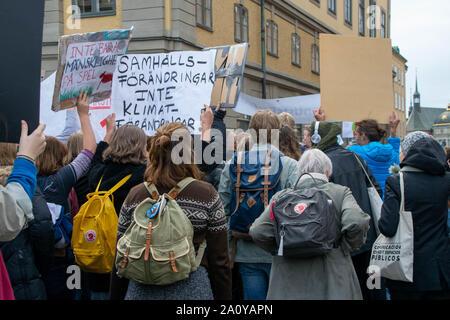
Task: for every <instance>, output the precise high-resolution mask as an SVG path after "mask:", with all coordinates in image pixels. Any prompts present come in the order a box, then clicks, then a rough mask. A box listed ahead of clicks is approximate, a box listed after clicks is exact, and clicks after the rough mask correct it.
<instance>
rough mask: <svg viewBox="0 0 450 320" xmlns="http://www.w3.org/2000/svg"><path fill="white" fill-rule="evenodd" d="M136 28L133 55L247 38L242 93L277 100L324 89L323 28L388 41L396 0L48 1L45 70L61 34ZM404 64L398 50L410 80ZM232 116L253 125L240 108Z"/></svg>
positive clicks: (234, 122) (231, 122)
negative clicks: (321, 35)
mask: <svg viewBox="0 0 450 320" xmlns="http://www.w3.org/2000/svg"><path fill="white" fill-rule="evenodd" d="M262 8H263V9H262ZM132 26H133V27H134V29H133V37H132V41H131V42H130V46H129V53H156V52H169V51H174V50H201V49H203V48H206V47H213V46H221V45H230V44H236V43H241V42H248V43H249V49H248V54H247V62H246V68H245V74H244V81H243V84H242V91H243V92H244V93H246V94H248V95H251V96H255V97H258V98H261V97H262V98H267V99H274V98H283V97H290V96H297V95H304V94H315V93H319V92H320V63H319V61H320V57H319V53H320V43H319V34H320V33H332V34H343V35H353V36H363V37H377V38H389V37H390V0H376V1H375V0H46V1H45V17H44V40H43V55H42V69H44V70H45V73H46V76H48V75H49V74H50V73H52V72H53V71H54V70H56V64H57V54H58V52H57V44H58V37H59V36H61V35H64V34H73V33H84V32H93V31H101V30H109V29H120V28H130V27H132ZM405 63H406V59H404V58H403V57H401V56H400V55H399V54H396V53H395V52H393V68H395V66H397V68H399V69H401V70H402V71H401V72H402V74H403V75H402V79H403V81H404V79H405V77H404V72H406V65H405ZM403 83H404V82H403ZM393 86H394V90H396V92H398V93H402V94H403V95H402V97H404V84H403V85H401V82H395V83H394V84H393ZM401 88H403V91H402V89H401ZM402 101H403V100H402ZM403 109H405V108H404V107H403ZM393 110H397V111H399V112H402V111H401V110H402V108H396V105H395V103H393ZM403 112H404V111H403ZM401 118H402V121H403V119H404V117H401ZM225 121H226V124H227V127H229V128H236V127H241V128H243V129H245V128H247V126H248V117H246V116H243V115H240V114H237V113H236V112H234V111H233V110H230V111H229V112H228V114H227V117H226V119H225ZM402 125H403V126H404V121H403V124H402Z"/></svg>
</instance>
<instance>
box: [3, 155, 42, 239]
mask: <svg viewBox="0 0 450 320" xmlns="http://www.w3.org/2000/svg"><path fill="white" fill-rule="evenodd" d="M36 173H37V168H36V166H35V165H34V164H33V163H32V162H31V161H29V160H26V159H23V158H18V159H16V161H14V167H13V169H12V172H11V174H9V177H8V180H7V184H6V186H5V187H4V186H2V185H0V241H9V240H12V239H14V238H15V237H16V236H17V235H18V234H19V232H20V231H21V230H22V228H23V227H24V226H26V224H27V222H29V221H31V220H33V218H34V217H33V212H32V204H31V199H32V198H33V194H34V191H35V189H36Z"/></svg>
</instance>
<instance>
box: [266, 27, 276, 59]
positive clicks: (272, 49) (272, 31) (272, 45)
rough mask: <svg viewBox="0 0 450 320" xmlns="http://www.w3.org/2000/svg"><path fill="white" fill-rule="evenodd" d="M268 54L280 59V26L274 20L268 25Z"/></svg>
mask: <svg viewBox="0 0 450 320" xmlns="http://www.w3.org/2000/svg"><path fill="white" fill-rule="evenodd" d="M266 34H267V37H266V42H267V53H268V54H270V55H272V56H276V57H278V25H277V24H276V23H275V21H273V20H267V23H266Z"/></svg>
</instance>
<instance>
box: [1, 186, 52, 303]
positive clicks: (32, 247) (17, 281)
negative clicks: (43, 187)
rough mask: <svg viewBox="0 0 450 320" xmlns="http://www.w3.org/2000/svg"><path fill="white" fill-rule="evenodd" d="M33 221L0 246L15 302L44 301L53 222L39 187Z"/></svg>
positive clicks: (34, 198)
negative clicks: (43, 277)
mask: <svg viewBox="0 0 450 320" xmlns="http://www.w3.org/2000/svg"><path fill="white" fill-rule="evenodd" d="M32 203H33V215H34V219H33V220H32V221H31V222H30V223H29V224H28V228H26V229H24V230H22V231H21V232H20V233H19V235H18V236H17V237H16V238H15V239H14V240H11V241H9V242H4V243H0V248H1V250H2V253H3V257H4V260H5V264H6V268H7V269H8V273H9V277H10V280H11V285H12V287H13V290H14V296H15V298H16V300H45V299H47V294H46V290H45V285H44V282H43V280H42V275H46V274H47V273H48V271H49V270H50V266H51V264H52V260H53V250H54V238H53V222H52V216H51V214H50V211H49V209H48V207H47V202H46V201H45V199H44V196H43V195H42V193H41V191H40V189H39V188H36V192H35V194H34V197H33V200H32Z"/></svg>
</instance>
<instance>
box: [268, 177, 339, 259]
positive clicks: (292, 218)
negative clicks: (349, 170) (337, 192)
mask: <svg viewBox="0 0 450 320" xmlns="http://www.w3.org/2000/svg"><path fill="white" fill-rule="evenodd" d="M311 177H312V176H311ZM300 178H301V177H300ZM300 178H299V179H298V181H300ZM312 178H313V177H312ZM313 179H314V178H313ZM298 181H297V183H296V184H295V186H294V189H292V190H290V191H288V192H286V193H285V194H283V195H282V196H281V197H280V198H278V199H276V200H275V201H274V202H273V203H272V207H271V213H272V219H273V220H274V222H275V223H274V228H275V238H276V242H277V246H278V248H279V249H278V255H279V256H284V257H292V258H308V257H314V256H320V255H324V254H326V253H328V252H330V251H331V250H332V249H333V248H335V247H337V245H336V242H337V239H336V236H337V231H338V229H337V228H338V225H339V224H338V222H337V210H336V207H335V205H334V204H333V200H331V198H330V197H329V196H328V195H327V194H326V193H325V191H323V190H322V189H320V188H318V187H317V186H313V187H311V188H306V189H297V184H298ZM314 181H315V180H314Z"/></svg>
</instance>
